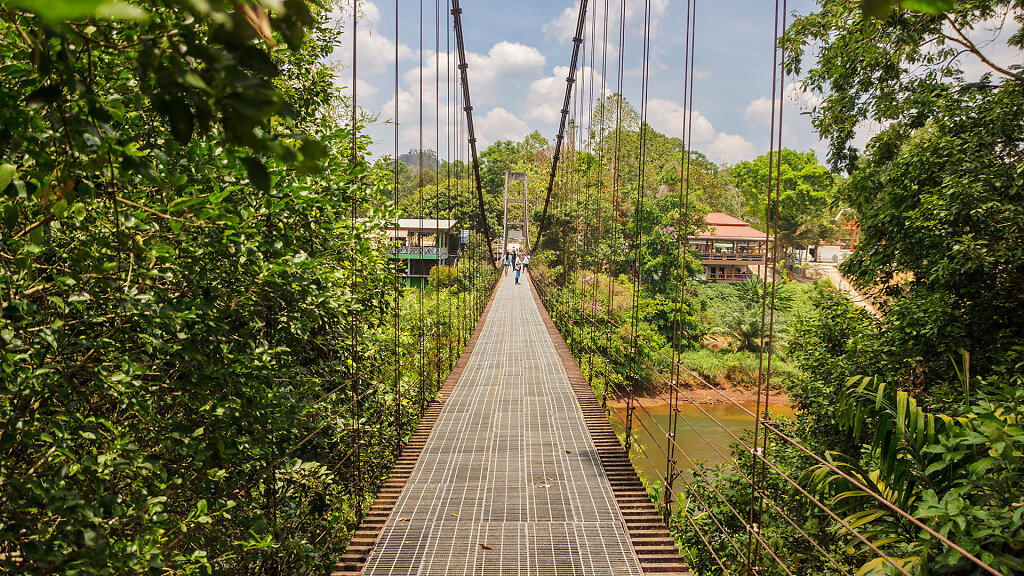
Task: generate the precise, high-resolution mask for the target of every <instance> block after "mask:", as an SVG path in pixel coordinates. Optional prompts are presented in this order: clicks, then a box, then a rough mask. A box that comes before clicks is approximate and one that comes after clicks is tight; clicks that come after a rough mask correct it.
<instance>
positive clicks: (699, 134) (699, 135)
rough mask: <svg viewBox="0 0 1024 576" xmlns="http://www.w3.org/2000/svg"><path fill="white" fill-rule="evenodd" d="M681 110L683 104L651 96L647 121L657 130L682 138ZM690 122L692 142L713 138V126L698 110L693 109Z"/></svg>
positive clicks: (648, 103) (703, 141) (698, 142)
mask: <svg viewBox="0 0 1024 576" xmlns="http://www.w3.org/2000/svg"><path fill="white" fill-rule="evenodd" d="M683 112H684V109H683V106H682V105H681V104H679V103H678V102H674V101H672V100H665V99H662V98H652V99H650V100H648V102H647V123H648V124H650V125H651V126H652V127H653V128H654V129H655V130H657V131H658V132H661V133H663V134H667V135H669V136H675V137H676V138H682V137H683ZM690 122H691V126H690V127H689V132H690V135H691V136H692V137H693V141H694V143H697V144H701V143H706V142H711V141H713V140H714V139H715V128H714V127H713V126H712V125H711V122H710V121H709V120H708V119H707V118H705V117H704V115H703V114H701V113H700V112H699V111H697V110H694V111H693V113H692V114H691V115H690Z"/></svg>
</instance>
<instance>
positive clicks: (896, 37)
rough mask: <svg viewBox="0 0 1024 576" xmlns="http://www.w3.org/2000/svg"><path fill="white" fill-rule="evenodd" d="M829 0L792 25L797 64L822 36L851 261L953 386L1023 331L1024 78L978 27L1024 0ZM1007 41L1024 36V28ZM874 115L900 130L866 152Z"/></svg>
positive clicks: (896, 324) (824, 114)
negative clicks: (922, 6)
mask: <svg viewBox="0 0 1024 576" xmlns="http://www.w3.org/2000/svg"><path fill="white" fill-rule="evenodd" d="M821 4H822V8H821V10H820V11H819V12H817V13H815V14H811V15H808V16H805V17H802V18H799V19H797V21H796V22H794V24H793V26H792V27H791V29H790V32H789V36H788V38H787V43H788V45H789V46H790V47H791V49H792V54H793V59H792V60H791V61H790V63H789V67H790V70H791V71H796V70H799V68H800V65H801V63H802V61H803V57H804V56H803V55H804V53H805V52H806V50H807V49H808V48H809V47H810V46H811V45H812V44H816V45H818V46H819V48H818V50H817V59H816V64H815V65H814V66H813V67H812V68H811V69H810V70H808V71H807V73H806V76H805V78H806V79H805V86H806V87H808V88H809V89H812V90H817V91H822V92H824V93H825V98H824V101H823V103H822V105H821V106H819V107H818V108H817V109H816V110H815V112H814V113H813V115H812V119H813V122H814V124H815V126H816V127H817V129H818V130H819V131H820V133H821V134H822V136H823V137H825V138H827V139H828V140H829V142H830V160H831V162H832V163H833V165H835V166H837V167H841V168H844V169H846V170H848V171H849V172H850V179H849V181H848V182H846V183H845V184H844V185H843V186H842V187H841V190H840V192H839V193H840V195H841V197H842V200H843V201H844V202H847V203H848V204H849V206H851V207H852V208H853V209H854V210H855V211H856V212H857V214H858V223H859V225H860V228H861V243H860V245H859V246H858V250H857V251H856V253H855V254H854V256H853V257H852V258H851V259H850V260H849V261H848V262H847V263H846V265H845V270H846V272H847V274H848V275H850V276H851V277H852V279H853V280H854V282H855V283H856V284H858V285H859V287H860V288H861V289H863V290H869V291H872V290H877V291H879V292H880V293H881V295H882V296H883V298H882V301H881V304H882V308H883V311H884V312H885V314H886V319H887V324H888V326H887V329H886V331H885V333H886V334H887V336H888V337H890V338H891V339H892V346H893V348H894V349H899V350H902V351H904V352H902V353H903V354H906V356H908V357H910V358H916V359H918V363H919V370H918V371H917V372H916V374H917V377H916V378H917V382H915V384H917V385H923V386H927V387H932V386H940V387H941V386H942V385H944V384H948V383H951V382H952V381H953V380H954V375H953V373H952V369H951V364H950V363H949V361H948V357H949V356H950V355H958V354H959V350H960V349H967V350H970V351H971V352H972V356H971V357H972V363H973V364H974V365H975V369H976V370H978V369H980V370H985V369H986V368H987V367H989V366H992V365H994V364H998V363H999V362H1000V358H1001V357H1002V356H1003V353H1004V351H1005V350H1007V349H1009V348H1010V347H1013V346H1015V345H1017V344H1018V343H1020V342H1021V341H1022V338H1024V317H1022V316H1021V314H1019V310H1020V309H1021V307H1022V305H1024V290H1021V289H1020V287H1021V286H1024V267H1022V264H1021V262H1022V261H1024V260H1022V258H1024V253H1022V252H1021V250H1022V246H1024V232H1022V231H1021V229H1020V227H1019V226H1018V225H1017V224H1018V223H1019V222H1021V221H1022V218H1024V188H1022V187H1021V182H1022V180H1024V160H1022V158H1021V157H1020V155H1019V154H1017V153H1007V151H1009V150H1018V149H1019V148H1020V147H1021V145H1022V142H1024V116H1022V114H1024V112H1022V110H1024V106H1022V103H1024V100H1022V98H1024V79H1022V76H1021V72H1020V70H1021V67H1020V65H1011V66H1009V67H1006V68H1004V67H1001V66H1000V65H999V64H997V63H995V62H992V61H991V60H990V59H988V56H987V55H986V54H985V52H984V51H983V50H982V49H981V48H979V46H978V45H976V44H974V43H973V42H971V41H970V39H969V35H967V33H966V31H968V30H970V29H971V28H973V27H976V26H978V25H980V23H981V22H983V21H985V20H986V19H990V18H994V17H1006V18H1008V19H1013V20H1015V21H1017V22H1021V21H1024V7H1022V6H1021V4H1020V3H1019V2H1009V1H994V0H986V1H982V2H969V3H957V4H956V5H955V6H954V7H952V8H951V9H950V11H949V12H948V13H947V14H944V15H928V14H918V13H911V12H907V11H903V10H898V11H895V12H893V13H892V14H890V15H889V16H888V17H886V18H883V19H865V18H863V17H862V15H861V13H860V11H859V9H857V8H856V7H855V6H853V5H851V4H849V3H846V2H842V1H823V2H822V3H821ZM1003 41H1004V42H1005V43H1006V44H1007V45H1008V46H1011V47H1015V48H1020V47H1021V46H1024V33H1022V32H1020V31H1018V32H1017V33H1015V34H1012V35H1009V36H1008V37H1006V39H1005V40H1003ZM968 60H974V61H975V62H977V63H979V64H981V65H983V66H985V67H986V68H987V69H988V72H987V73H986V74H985V75H984V76H983V77H982V78H981V79H980V80H979V81H973V79H968V78H965V76H964V71H963V68H962V66H963V64H962V63H963V62H964V61H968ZM864 121H875V122H884V123H887V128H886V129H885V130H884V131H882V132H881V133H880V134H879V135H878V136H876V137H875V138H873V139H872V140H871V142H870V144H869V146H868V148H867V151H866V155H863V156H862V155H861V153H860V151H858V150H856V149H854V148H853V147H852V145H851V141H852V140H853V135H854V131H855V129H856V127H857V126H858V124H859V123H860V122H864Z"/></svg>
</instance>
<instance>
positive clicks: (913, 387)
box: [678, 0, 1024, 574]
mask: <svg viewBox="0 0 1024 576" xmlns="http://www.w3.org/2000/svg"><path fill="white" fill-rule="evenodd" d="M819 4H820V9H819V10H818V11H817V12H816V13H814V14H810V15H808V16H805V17H800V18H798V19H797V20H796V22H795V23H794V24H793V25H792V26H791V27H790V31H789V36H788V37H787V39H786V41H787V46H789V47H790V49H791V54H792V55H793V56H794V58H793V59H792V60H791V61H790V62H789V66H790V70H791V71H797V70H798V69H799V68H800V66H801V64H802V62H804V61H805V59H806V58H807V55H806V53H807V52H808V51H809V50H810V49H811V47H812V46H813V47H814V50H815V53H814V58H815V64H814V66H813V67H812V68H811V69H810V70H808V71H807V72H806V75H805V76H804V78H805V84H806V86H807V87H808V88H810V89H811V90H816V91H820V92H821V93H822V95H823V97H824V101H823V103H822V104H821V105H820V106H819V107H817V108H816V109H815V110H814V111H813V113H812V119H813V121H814V124H815V126H816V127H817V129H818V130H819V132H820V133H821V134H822V135H823V136H824V137H826V138H827V139H828V140H829V142H830V145H831V149H830V150H831V152H830V161H831V162H832V164H833V165H834V166H836V167H837V168H842V169H845V170H846V171H847V172H848V173H849V178H848V180H845V181H843V182H841V183H840V185H839V187H838V188H837V191H836V194H837V200H838V201H839V202H840V203H843V204H846V205H848V206H850V207H851V208H853V210H854V211H855V213H856V215H857V220H858V223H859V225H860V229H861V242H860V244H859V246H858V247H857V250H856V252H855V253H854V255H853V257H852V258H851V259H850V260H848V261H847V262H846V263H845V264H844V265H843V270H844V272H846V273H847V274H848V275H849V276H850V277H851V278H852V280H853V281H854V283H855V284H857V285H858V287H859V288H860V289H861V290H862V291H865V292H868V293H873V294H874V295H875V296H876V302H877V303H878V305H879V307H880V309H881V310H882V312H883V313H884V317H882V318H877V319H876V318H872V317H871V316H869V315H868V314H866V313H865V312H863V311H861V310H859V309H857V308H856V307H854V306H853V305H852V303H850V302H849V301H846V300H845V299H844V298H841V297H839V296H838V295H837V294H834V293H831V292H828V291H822V292H821V293H820V294H819V295H818V296H817V302H816V312H815V313H814V314H811V315H806V316H804V317H802V318H800V319H798V320H797V322H796V323H795V325H794V329H793V332H792V334H791V337H790V339H789V353H790V355H791V360H793V361H794V362H795V363H796V364H797V365H798V367H799V368H800V373H799V376H798V377H797V378H795V379H793V380H791V382H790V386H789V392H790V398H791V400H792V401H793V403H794V406H795V407H796V408H798V412H797V416H796V419H795V420H794V421H793V422H789V423H786V422H782V423H777V424H776V425H777V426H781V427H782V429H783V430H784V431H785V432H786V434H787V435H789V436H790V437H793V438H796V439H797V440H798V441H799V442H800V443H801V444H803V445H804V446H806V447H808V448H809V449H811V450H812V451H813V452H814V453H815V454H817V455H819V456H821V457H823V458H825V459H826V460H827V461H829V462H831V463H832V466H825V465H822V464H821V463H820V462H818V461H816V460H813V459H811V458H809V457H807V456H806V455H804V454H801V453H800V452H798V451H797V450H796V449H795V448H794V447H792V446H790V445H788V444H786V443H782V442H779V438H778V437H776V436H775V435H772V434H770V435H769V437H770V439H771V440H770V442H769V444H768V450H769V454H770V455H771V460H772V462H773V464H774V466H775V467H776V469H777V470H778V472H781V473H785V474H786V475H788V476H789V477H790V478H791V479H797V480H796V482H797V483H798V484H799V485H800V487H801V489H802V490H805V491H807V493H808V494H810V495H812V496H813V497H815V498H816V499H817V500H818V501H819V502H820V503H821V504H822V506H825V507H828V508H830V509H831V510H833V511H834V512H835V514H836V515H837V516H838V517H839V518H841V519H842V521H843V522H845V523H846V525H847V526H849V527H850V528H852V529H856V530H857V531H858V532H859V534H860V537H857V536H855V535H854V534H853V533H852V531H851V530H850V528H846V527H843V526H842V525H840V523H839V522H837V521H836V518H834V517H831V516H829V515H827V514H826V513H825V512H823V511H819V510H817V509H816V508H817V507H816V506H814V505H811V504H810V500H809V499H808V498H807V497H800V498H796V499H794V495H795V492H794V491H795V490H796V485H794V483H790V482H783V481H782V480H783V477H782V476H781V474H779V473H777V472H775V471H773V472H770V473H769V474H768V476H767V478H768V481H767V486H766V488H767V489H766V491H765V493H764V496H765V498H766V499H767V500H768V502H770V503H771V504H770V505H766V506H765V513H764V515H763V516H760V517H759V520H760V522H759V529H760V532H759V534H760V536H761V538H762V539H763V540H764V541H765V542H767V543H768V544H769V546H771V547H772V549H773V550H774V552H775V553H776V554H778V555H779V557H780V559H782V560H783V562H785V563H786V564H787V565H788V566H790V567H793V566H799V567H800V570H801V573H809V574H829V573H833V572H838V568H837V567H836V566H835V565H833V564H832V562H831V561H828V560H825V559H824V558H823V556H822V555H821V554H820V553H818V551H817V550H812V549H811V548H809V547H808V546H807V545H806V544H807V541H806V539H804V538H803V536H801V535H800V532H799V529H803V530H805V531H806V532H808V533H809V535H810V536H811V538H812V539H813V540H814V541H815V542H817V543H818V545H819V546H821V547H822V549H823V550H826V551H828V552H829V553H830V554H831V555H832V557H833V558H834V561H835V562H836V563H837V564H839V565H840V566H843V567H844V568H845V569H846V570H850V571H853V570H856V571H857V573H858V574H893V573H896V568H895V567H894V565H896V566H899V567H900V569H901V570H905V571H907V572H909V573H911V574H977V573H980V569H979V568H978V567H977V565H976V564H975V563H973V562H972V561H970V560H969V559H967V558H966V557H965V556H964V555H962V554H961V553H960V552H958V551H956V550H954V549H953V548H951V547H950V546H948V545H947V544H945V543H942V542H940V541H939V539H938V538H937V537H936V536H935V534H934V533H937V534H939V535H942V536H944V537H946V538H948V539H949V540H951V541H953V542H954V543H955V544H957V545H958V546H961V547H962V548H963V549H964V550H966V551H967V552H968V553H970V554H973V555H975V556H976V557H977V558H979V559H980V560H981V561H983V562H985V563H987V564H988V565H989V566H991V567H992V568H993V569H994V570H995V571H997V572H998V573H1002V574H1019V573H1021V572H1024V563H1022V562H1021V560H1020V558H1021V552H1022V550H1024V511H1022V509H1021V506H1020V502H1021V501H1022V499H1024V484H1022V482H1021V480H1020V478H1021V473H1022V470H1024V461H1022V454H1024V452H1022V446H1024V427H1022V422H1024V404H1022V400H1024V398H1022V396H1021V390H1022V386H1021V384H1022V375H1024V363H1022V361H1021V360H1022V358H1021V350H1022V348H1024V330H1022V324H1021V316H1020V313H1019V310H1020V309H1021V307H1022V305H1024V301H1022V298H1024V290H1022V286H1024V275H1022V270H1024V269H1022V267H1021V266H1022V264H1021V263H1022V259H1021V258H1022V256H1024V254H1021V253H1020V246H1021V245H1022V242H1024V229H1022V228H1021V226H1020V223H1021V222H1022V221H1024V218H1022V216H1024V214H1022V209H1024V196H1022V195H1021V190H1022V182H1024V180H1022V177H1024V157H1022V155H1021V151H1022V149H1024V132H1022V127H1024V118H1022V117H1021V110H1022V109H1024V99H1022V96H1024V94H1022V89H1024V87H1022V84H1021V70H1022V67H1021V65H1020V64H1019V63H1014V64H1009V65H1007V64H1005V63H1002V64H1001V63H999V62H994V61H992V60H989V59H987V55H986V49H987V47H986V46H983V45H981V44H975V41H973V40H972V39H971V38H972V37H974V38H977V36H974V31H976V30H978V29H980V28H982V27H983V26H984V24H983V22H985V21H990V20H998V19H1004V20H1005V21H1010V20H1012V21H1015V22H1016V23H1017V24H1018V25H1019V24H1020V23H1021V22H1024V5H1022V4H1021V3H1020V2H1017V1H981V2H961V3H956V4H955V5H954V3H952V2H949V3H947V5H944V8H945V9H946V10H948V12H946V13H942V11H939V12H937V13H936V12H934V11H932V12H931V13H920V12H911V11H909V10H905V9H902V8H900V9H895V10H890V9H889V6H886V7H885V10H881V11H879V12H877V13H876V14H875V15H876V16H878V18H865V17H864V14H863V13H862V11H861V8H860V7H859V6H857V4H856V3H850V2H845V1H842V0H835V1H833V0H821V1H820V2H819ZM865 4H879V3H865ZM889 4H892V3H889ZM900 4H901V5H903V7H904V8H912V9H921V8H922V7H924V6H923V4H925V3H911V2H906V3H900ZM919 4H920V5H919ZM931 4H937V3H931ZM924 8H927V7H924ZM923 12H928V11H927V10H923ZM997 41H999V42H1005V43H1007V44H1008V45H1009V46H1012V47H1016V48H1020V47H1021V45H1022V43H1024V33H1021V32H1020V31H1017V32H1015V33H1013V34H1010V35H1008V36H1007V37H1005V38H1003V39H1000V40H997ZM979 46H982V47H979ZM970 60H974V61H976V62H977V63H979V64H980V65H982V66H984V67H986V68H987V69H988V73H986V74H984V75H982V76H981V78H980V79H977V78H967V77H966V72H965V70H966V68H965V65H964V62H965V61H970ZM865 121H875V122H880V123H883V124H884V129H883V130H882V131H881V132H880V133H879V134H878V135H877V136H875V137H874V138H873V139H872V140H871V141H870V142H869V143H868V146H867V149H866V151H864V153H863V154H862V153H860V151H858V150H857V149H856V148H855V147H854V146H853V145H852V142H853V140H854V135H855V132H856V130H857V129H858V127H859V125H860V124H861V123H862V122H865ZM837 399H838V400H839V401H838V402H837V401H836V400H837ZM734 458H735V459H736V464H735V465H733V466H723V467H719V468H717V469H715V470H710V471H703V472H702V474H703V475H704V476H703V477H704V478H707V479H708V480H709V485H708V486H700V487H698V488H696V489H694V490H691V491H689V492H687V495H686V501H685V502H686V510H687V511H688V514H687V515H686V516H682V517H680V518H679V521H678V527H679V528H678V529H679V531H680V536H681V539H682V540H683V543H684V545H687V546H691V547H698V549H699V546H701V542H703V540H702V538H701V534H700V533H698V531H697V529H696V528H694V526H697V527H699V528H701V529H702V530H712V531H714V530H716V528H715V525H714V523H713V522H711V519H712V517H714V518H723V519H725V521H726V522H731V523H732V524H729V525H728V526H727V527H726V530H725V534H724V536H723V535H716V538H721V539H722V540H721V542H722V544H723V545H722V546H719V547H716V549H715V550H716V551H717V552H718V553H720V554H724V555H725V558H727V559H728V560H729V561H731V562H738V563H742V562H744V559H743V554H742V552H741V551H742V550H743V549H742V547H741V545H742V544H743V543H745V542H746V541H747V538H748V536H747V535H746V534H745V533H743V531H744V526H743V525H742V522H740V523H736V522H734V521H733V518H730V517H729V516H730V514H731V513H730V512H729V510H728V506H726V505H725V502H728V503H729V505H731V506H732V507H733V508H735V509H740V510H744V509H746V507H747V506H749V504H750V498H751V495H750V494H751V492H750V489H749V484H748V482H747V480H746V479H745V478H744V477H743V476H742V474H743V473H745V472H746V471H748V470H752V468H753V467H752V464H751V457H750V456H749V451H748V449H746V448H745V447H737V449H736V450H735V451H734ZM836 469H838V470H839V471H840V472H842V474H840V473H838V472H837V471H836ZM844 475H845V476H844ZM869 491H870V493H869ZM871 493H873V494H874V495H875V496H872V494H871ZM711 494H716V495H717V494H722V495H724V498H721V497H720V498H717V499H714V500H713V501H712V502H711V503H710V504H709V506H708V507H701V506H699V505H697V504H696V502H697V501H699V500H700V498H701V496H709V495H711ZM876 496H878V497H880V498H882V499H884V500H885V501H887V502H888V504H887V505H886V504H883V503H882V502H880V501H879V499H878V498H876ZM894 509H895V510H898V511H899V512H897V511H895V510H894ZM783 514H785V515H787V516H789V517H790V518H791V519H793V520H794V523H793V524H790V523H788V522H787V521H785V520H784V518H785V517H784V516H783ZM909 518H913V519H915V520H917V521H918V522H920V523H923V524H924V525H927V526H929V527H930V528H931V530H932V531H933V532H934V533H933V532H929V531H927V530H924V529H922V528H921V527H920V524H915V523H914V522H912V521H911V520H910V519H909ZM729 542H732V543H733V544H735V547H733V546H731V545H729V544H728V543H729ZM867 543H870V544H871V545H873V546H876V547H878V548H880V549H881V550H882V552H883V553H885V554H887V555H889V556H890V557H891V558H892V563H890V561H888V560H886V559H884V558H883V557H882V556H881V555H880V554H879V553H878V552H875V551H874V550H872V549H871V548H870V547H869V546H868V545H867ZM694 565H695V567H696V568H697V570H698V571H701V572H708V573H715V572H717V570H718V569H717V561H716V559H715V558H714V557H712V556H711V555H709V554H708V553H705V552H703V551H701V552H699V553H697V554H695V556H694ZM769 571H771V572H772V573H782V572H781V571H778V572H777V571H775V568H774V567H772V568H770V569H769Z"/></svg>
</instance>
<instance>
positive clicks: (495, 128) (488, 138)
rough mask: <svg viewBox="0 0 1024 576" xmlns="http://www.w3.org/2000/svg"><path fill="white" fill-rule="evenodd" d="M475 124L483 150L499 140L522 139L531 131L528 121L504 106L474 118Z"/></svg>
mask: <svg viewBox="0 0 1024 576" xmlns="http://www.w3.org/2000/svg"><path fill="white" fill-rule="evenodd" d="M474 124H475V126H476V134H477V138H478V139H479V140H480V142H479V143H478V144H477V146H478V148H479V149H481V150H483V149H484V148H486V147H488V146H490V145H491V144H493V143H495V142H497V141H498V140H522V139H523V138H525V137H526V135H527V134H529V133H530V127H529V125H527V124H526V122H523V121H522V120H520V119H519V118H518V117H516V115H515V114H512V113H511V112H509V111H508V110H505V109H504V108H495V109H493V110H491V111H490V112H488V113H487V114H485V115H484V116H481V117H479V118H474Z"/></svg>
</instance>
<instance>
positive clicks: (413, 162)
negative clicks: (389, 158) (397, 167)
mask: <svg viewBox="0 0 1024 576" xmlns="http://www.w3.org/2000/svg"><path fill="white" fill-rule="evenodd" d="M398 159H399V160H400V161H401V162H402V163H403V164H405V165H406V166H409V167H410V168H418V167H419V165H420V150H417V149H416V148H413V149H412V150H409V151H408V152H406V153H405V154H399V156H398ZM423 166H424V167H426V168H428V169H430V170H437V169H438V168H440V167H441V161H440V160H438V158H437V152H434V151H433V150H423Z"/></svg>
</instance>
